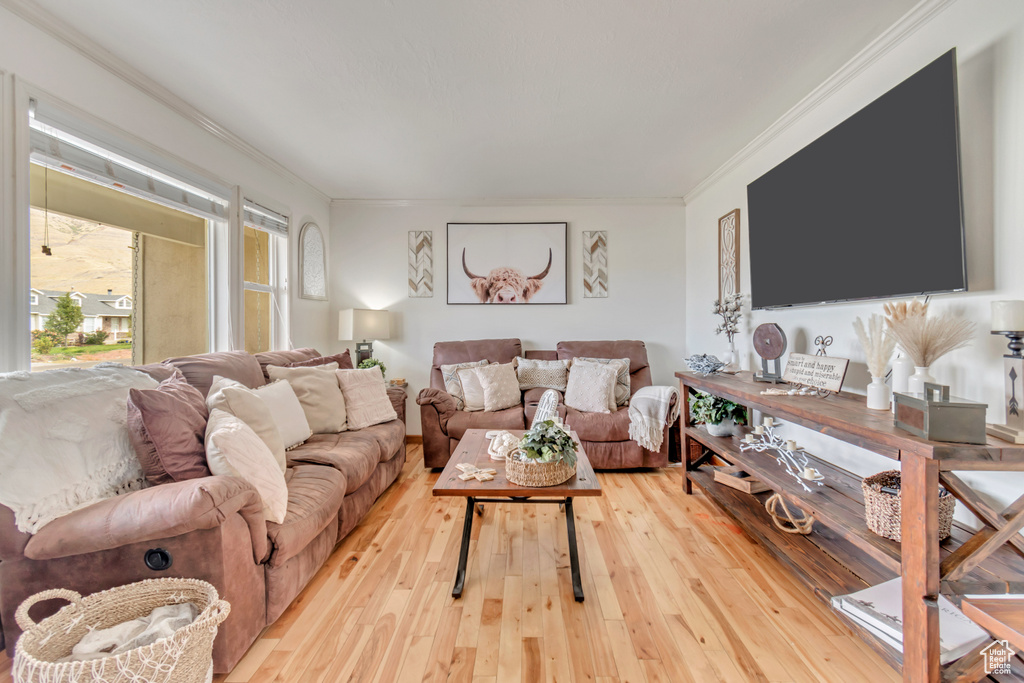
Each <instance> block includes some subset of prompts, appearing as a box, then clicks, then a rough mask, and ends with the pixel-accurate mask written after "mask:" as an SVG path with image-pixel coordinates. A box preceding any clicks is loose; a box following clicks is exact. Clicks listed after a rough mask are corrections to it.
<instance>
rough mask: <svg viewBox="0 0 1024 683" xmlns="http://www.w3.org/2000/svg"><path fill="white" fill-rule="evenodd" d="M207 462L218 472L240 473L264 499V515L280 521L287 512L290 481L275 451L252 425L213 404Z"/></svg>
mask: <svg viewBox="0 0 1024 683" xmlns="http://www.w3.org/2000/svg"><path fill="white" fill-rule="evenodd" d="M206 462H207V464H208V465H209V466H210V471H211V472H213V473H214V474H215V475H218V476H226V477H241V478H242V479H245V480H246V481H247V482H249V483H250V484H252V486H253V488H255V489H256V490H257V491H258V492H259V494H260V498H262V499H263V516H264V517H266V519H267V521H270V522H277V523H278V524H280V523H281V522H283V521H284V517H285V515H286V514H287V513H288V485H287V484H286V483H285V480H284V472H282V471H281V468H279V467H278V466H277V461H276V459H275V458H274V454H273V453H271V452H270V449H269V448H267V446H266V444H264V443H263V440H262V439H260V437H259V436H257V435H256V432H254V431H253V430H252V428H251V427H249V425H247V424H246V423H245V422H243V421H242V420H241V419H240V418H238V417H235V416H234V415H231V414H230V413H228V412H226V411H223V410H220V409H219V408H214V409H213V410H212V411H211V412H210V421H209V422H207V424H206Z"/></svg>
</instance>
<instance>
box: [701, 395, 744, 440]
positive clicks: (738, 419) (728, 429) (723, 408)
mask: <svg viewBox="0 0 1024 683" xmlns="http://www.w3.org/2000/svg"><path fill="white" fill-rule="evenodd" d="M690 419H691V420H692V421H693V422H703V423H704V425H705V426H706V427H707V430H708V433H709V434H711V436H731V435H732V434H733V433H735V431H736V425H742V424H746V423H747V409H746V408H744V407H743V406H741V405H740V404H738V403H733V402H732V401H729V400H727V399H724V398H721V397H719V396H715V395H713V394H705V393H704V392H703V391H697V392H694V393H693V394H691V396H690Z"/></svg>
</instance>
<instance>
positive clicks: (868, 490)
mask: <svg viewBox="0 0 1024 683" xmlns="http://www.w3.org/2000/svg"><path fill="white" fill-rule="evenodd" d="M861 489H862V490H863V491H864V519H865V521H866V522H867V523H868V528H869V529H871V530H872V531H874V532H875V533H876V534H878V535H879V536H882V537H883V538H888V539H891V540H893V541H899V540H900V493H901V492H902V489H901V488H900V471H899V470H886V471H885V472H879V473H878V474H873V475H871V476H870V477H867V478H866V479H864V481H862V482H861ZM883 489H886V490H884V491H883ZM955 508H956V498H954V497H953V495H952V494H950V493H949V491H947V490H946V489H944V488H942V487H941V486H940V487H939V540H940V541H941V540H942V539H944V538H948V537H949V535H950V533H952V530H953V510H954V509H955Z"/></svg>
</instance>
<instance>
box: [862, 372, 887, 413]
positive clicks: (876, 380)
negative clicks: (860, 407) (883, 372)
mask: <svg viewBox="0 0 1024 683" xmlns="http://www.w3.org/2000/svg"><path fill="white" fill-rule="evenodd" d="M890 400H892V394H891V393H890V392H889V385H888V384H886V383H885V378H884V377H872V378H871V384H869V385H868V408H869V409H871V410H889V401H890Z"/></svg>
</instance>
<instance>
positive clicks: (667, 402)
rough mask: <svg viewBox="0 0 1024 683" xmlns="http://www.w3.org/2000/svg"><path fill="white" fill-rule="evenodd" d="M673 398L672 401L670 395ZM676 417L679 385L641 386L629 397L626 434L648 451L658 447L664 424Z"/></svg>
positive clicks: (657, 449)
mask: <svg viewBox="0 0 1024 683" xmlns="http://www.w3.org/2000/svg"><path fill="white" fill-rule="evenodd" d="M673 396H674V397H675V398H676V401H675V403H672V397H673ZM677 417H679V389H677V388H676V387H668V386H665V387H641V388H640V389H637V390H636V393H635V394H633V396H632V398H630V399H629V438H631V439H633V440H634V441H636V442H637V443H638V444H640V445H641V446H643V447H644V448H646V449H647V450H649V451H654V452H658V451H660V450H661V442H662V439H663V437H664V435H665V427H667V426H668V425H670V424H672V423H673V422H675V421H676V418H677Z"/></svg>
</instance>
